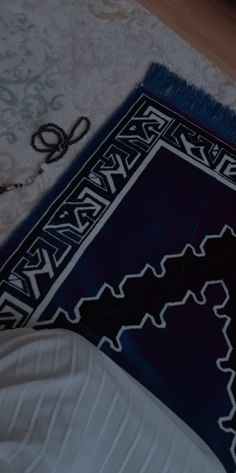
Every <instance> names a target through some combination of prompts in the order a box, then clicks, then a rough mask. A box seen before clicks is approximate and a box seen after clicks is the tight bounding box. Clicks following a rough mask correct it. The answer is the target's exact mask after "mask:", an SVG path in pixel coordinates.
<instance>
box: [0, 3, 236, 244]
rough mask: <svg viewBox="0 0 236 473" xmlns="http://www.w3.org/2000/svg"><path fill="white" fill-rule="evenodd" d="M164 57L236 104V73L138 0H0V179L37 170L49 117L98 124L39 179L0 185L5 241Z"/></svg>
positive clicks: (0, 219) (225, 100)
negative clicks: (40, 136) (35, 143)
mask: <svg viewBox="0 0 236 473" xmlns="http://www.w3.org/2000/svg"><path fill="white" fill-rule="evenodd" d="M153 61H155V62H160V63H164V64H165V65H167V66H168V67H169V68H170V69H172V70H173V71H175V72H176V73H178V74H179V75H180V76H183V77H184V78H186V79H187V80H188V81H189V82H191V83H194V84H196V85H197V86H200V87H203V88H204V89H205V90H206V91H207V92H209V93H211V94H212V95H213V96H214V97H215V98H216V99H218V100H220V101H221V102H223V103H224V104H228V105H229V106H230V107H232V108H233V109H234V110H236V87H235V83H234V82H233V81H232V80H231V79H230V78H229V77H227V76H226V75H224V74H223V73H222V72H221V71H220V70H219V69H217V68H216V67H215V66H213V65H212V64H210V63H209V62H208V61H207V60H206V59H205V58H203V57H202V56H201V55H200V54H199V53H197V52H196V51H195V50H193V49H192V48H191V47H190V46H189V45H188V44H187V43H186V42H184V41H183V40H182V39H180V38H179V37H178V36H176V35H175V34H174V33H173V32H171V31H170V30H169V29H168V28H167V27H166V26H164V25H163V24H162V23H161V22H160V21H159V20H158V19H157V18H156V17H154V16H152V15H151V14H150V13H149V12H147V11H146V10H145V9H144V8H143V7H142V6H141V5H140V4H138V3H136V2H135V1H133V0H119V2H117V1H116V0H11V1H10V2H9V0H2V1H1V4H0V66H1V67H0V144H1V145H0V170H1V172H0V185H1V184H6V183H9V182H12V181H13V182H14V181H19V180H21V179H24V178H27V177H29V176H31V175H32V174H34V173H35V171H36V170H37V168H38V166H39V163H40V162H41V161H42V157H43V155H40V154H37V153H36V152H35V151H34V150H33V149H32V148H31V146H30V138H31V135H32V133H33V132H34V131H36V130H37V128H38V127H39V126H40V125H41V124H43V123H45V122H49V121H53V122H56V123H57V124H58V125H60V126H62V127H64V128H65V129H69V128H70V126H72V125H73V123H74V121H75V119H76V118H77V117H78V116H80V115H87V116H88V117H89V118H90V119H91V121H92V131H91V132H90V133H89V135H88V136H87V137H86V139H84V140H83V141H82V142H81V143H79V144H77V145H75V146H73V147H71V148H70V150H69V151H68V153H67V155H66V157H65V158H64V159H62V160H61V161H59V162H57V163H55V164H53V165H51V166H49V167H48V168H47V172H46V173H44V174H43V175H42V176H40V177H39V178H38V179H37V180H36V182H35V183H34V184H32V185H31V186H28V187H26V188H24V189H19V190H14V191H11V192H8V193H4V194H2V195H0V241H1V242H2V241H3V240H4V239H5V238H7V236H8V235H9V234H10V233H11V232H12V231H13V229H14V228H15V227H16V225H18V224H19V223H20V222H21V221H22V220H23V219H24V218H25V217H26V216H27V215H28V214H29V212H30V211H31V209H32V208H33V207H34V206H35V205H36V204H37V202H38V201H39V200H40V198H41V197H42V196H43V195H44V194H45V192H46V191H47V190H48V189H49V188H51V187H52V186H53V184H54V183H55V181H56V179H58V177H59V176H60V175H61V174H62V173H63V171H64V170H65V169H66V168H67V167H68V166H69V164H70V163H71V161H72V160H73V159H74V157H75V155H76V154H77V152H78V151H79V150H80V149H81V148H82V147H83V146H84V144H85V143H86V141H88V140H89V139H91V136H92V134H94V133H95V132H96V131H97V129H98V128H99V126H100V125H101V124H102V123H103V122H104V121H105V120H106V118H108V117H109V115H110V114H111V113H112V112H113V111H114V109H115V108H116V107H117V105H119V104H120V103H121V102H122V101H123V100H124V98H125V97H126V96H127V94H128V93H129V92H130V91H131V90H132V88H133V87H134V86H135V85H136V84H138V83H139V82H140V81H141V80H142V77H143V75H144V73H145V71H146V69H147V68H148V66H149V64H150V63H151V62H153Z"/></svg>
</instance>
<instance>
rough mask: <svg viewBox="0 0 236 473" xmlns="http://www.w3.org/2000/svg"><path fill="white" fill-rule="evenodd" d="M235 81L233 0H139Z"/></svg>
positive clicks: (235, 2) (235, 6)
mask: <svg viewBox="0 0 236 473" xmlns="http://www.w3.org/2000/svg"><path fill="white" fill-rule="evenodd" d="M140 1H141V3H143V5H144V6H146V7H147V8H148V9H149V10H150V11H151V12H152V13H154V14H156V15H157V16H158V17H159V18H160V19H161V20H163V22H165V23H166V24H167V25H168V26H169V27H170V28H172V29H173V30H174V31H176V32H177V33H178V34H179V35H180V36H182V37H183V38H184V39H186V40H187V41H189V42H190V43H191V44H192V45H193V46H194V47H195V48H196V49H198V50H199V51H200V52H201V53H203V54H204V55H205V56H207V57H208V58H209V59H210V60H211V61H212V62H214V63H215V64H217V65H218V66H219V67H220V68H221V69H223V70H224V71H225V72H227V73H228V74H229V75H231V76H232V77H233V78H234V79H235V80H236V0H140Z"/></svg>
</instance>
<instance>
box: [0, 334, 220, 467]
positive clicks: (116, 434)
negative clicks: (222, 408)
mask: <svg viewBox="0 0 236 473" xmlns="http://www.w3.org/2000/svg"><path fill="white" fill-rule="evenodd" d="M0 387H1V389H0V472H1V473H65V472H66V473H72V472H73V473H199V472H201V473H222V472H224V471H225V470H224V468H223V467H222V466H221V464H220V463H219V461H218V460H217V459H216V457H215V456H214V454H213V453H212V452H211V451H210V450H209V448H208V447H207V446H206V445H205V444H204V443H203V442H202V441H201V440H200V439H199V438H198V437H197V435H195V434H194V433H193V432H192V431H191V430H190V429H189V428H188V427H187V426H185V425H184V424H183V423H182V422H181V421H180V420H179V419H178V418H177V417H176V416H174V415H173V414H172V413H171V412H170V411H169V410H168V409H167V408H166V407H165V406H164V405H163V404H162V403H160V402H159V401H158V400H157V399H156V398H154V397H153V396H152V395H150V394H149V392H147V391H146V390H145V389H144V388H143V387H142V386H141V385H140V384H139V383H137V382H136V381H135V380H134V379H133V378H131V377H130V376H128V375H127V374H126V373H125V372H124V371H123V370H121V369H120V368H119V367H118V366H117V365H115V364H114V363H113V362H112V361H111V360H110V359H108V358H107V357H106V356H105V355H103V354H102V353H101V352H100V351H99V350H97V349H96V348H95V347H94V346H92V345H91V344H90V343H88V342H87V341H86V340H84V339H83V338H82V337H80V336H79V335H76V334H74V333H72V332H69V331H63V330H57V331H53V330H51V331H42V332H34V331H32V330H30V329H26V330H25V329H18V330H14V331H12V330H11V331H6V332H1V333H0Z"/></svg>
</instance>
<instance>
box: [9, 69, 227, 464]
mask: <svg viewBox="0 0 236 473" xmlns="http://www.w3.org/2000/svg"><path fill="white" fill-rule="evenodd" d="M235 145H236V116H235V115H234V114H233V113H232V112H231V111H230V110H228V109H226V108H223V107H222V106H221V105H220V104H218V103H216V102H214V101H213V100H212V99H211V98H210V97H209V96H207V95H206V94H205V93H204V92H202V91H200V90H197V89H196V88H194V87H192V86H189V85H187V84H186V83H185V82H184V81H183V80H181V79H180V78H178V77H177V76H175V75H174V74H171V73H170V72H169V71H168V70H167V69H166V68H164V67H163V66H159V65H156V64H153V65H152V66H151V68H150V70H149V71H148V73H147V76H146V78H145V80H144V82H143V83H142V84H141V85H140V86H139V87H138V88H137V89H136V90H135V91H134V92H133V93H132V94H131V95H130V96H129V97H128V99H127V100H126V102H125V103H124V104H123V105H122V107H121V108H120V109H119V110H118V111H117V112H116V113H115V114H114V116H113V117H112V118H111V119H110V121H109V122H108V123H107V124H106V126H105V127H104V128H103V130H102V131H101V132H100V133H99V134H98V135H97V136H96V138H95V139H94V140H93V142H92V143H91V144H90V145H89V146H88V147H86V148H85V150H84V151H83V152H82V153H81V154H80V155H79V156H78V158H77V159H76V160H75V162H74V163H73V165H72V167H71V168H70V169H69V171H68V172H67V174H66V175H65V176H63V178H62V179H61V180H60V181H59V183H58V184H57V185H56V186H55V189H53V190H52V192H51V193H50V194H49V195H48V196H46V197H45V198H44V200H43V201H42V203H41V204H40V205H39V206H38V208H37V209H36V210H35V211H34V212H33V214H32V215H31V216H30V218H28V219H27V220H26V221H25V222H24V224H23V225H22V226H21V227H20V228H19V229H18V230H17V231H16V232H15V233H14V234H13V235H12V237H11V238H10V239H9V240H8V242H7V243H6V244H5V246H4V247H3V248H2V250H1V279H0V285H1V289H0V312H1V313H0V326H1V329H10V328H16V327H26V326H30V327H34V328H36V329H44V328H65V329H69V330H73V331H75V332H77V333H79V334H81V335H83V336H84V337H86V338H87V339H88V340H89V341H91V342H92V343H94V344H95V345H96V346H98V347H99V348H100V349H101V350H102V351H103V352H104V353H106V355H108V356H109V357H111V358H112V359H113V360H114V361H115V362H116V363H118V364H119V365H120V366H121V367H122V368H124V369H125V370H126V371H128V372H129V373H130V374H131V375H133V376H134V377H135V378H136V379H137V380H138V381H140V382H141V383H142V384H143V385H145V386H146V387H147V388H148V389H149V390H150V391H152V392H153V393H154V394H155V395H156V396H157V397H158V398H159V399H160V400H161V401H162V402H163V403H165V404H166V405H167V406H168V407H169V408H170V409H172V410H173V411H174V412H175V413H176V414H177V415H178V416H179V417H180V418H181V419H183V420H184V421H185V422H186V423H187V424H188V425H189V426H190V427H191V428H192V429H193V430H194V431H195V432H196V433H197V434H198V435H199V436H200V437H201V438H202V439H203V440H204V441H205V442H206V443H207V444H208V445H209V447H210V448H211V449H212V450H213V451H214V453H215V454H216V455H217V456H218V458H219V459H220V461H221V462H222V464H223V465H224V467H225V470H226V471H227V472H228V473H233V472H234V471H235V460H236V408H235V398H236V394H235V393H236V378H235V365H236V363H235V353H236V351H235V344H236V335H235V333H236V332H235V328H236V289H235V287H236V272H235V271H236V270H235V268H236V219H235V214H234V212H235V207H234V206H235V203H236V199H235V197H236V196H235V189H236V148H235Z"/></svg>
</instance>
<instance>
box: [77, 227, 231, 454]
mask: <svg viewBox="0 0 236 473" xmlns="http://www.w3.org/2000/svg"><path fill="white" fill-rule="evenodd" d="M226 230H230V232H231V233H232V235H233V236H234V237H236V234H235V232H234V230H233V229H232V228H231V227H230V226H229V225H224V227H223V229H222V231H221V232H220V233H219V234H218V235H207V236H206V237H205V238H204V239H203V241H202V243H201V244H200V250H201V252H200V253H198V252H197V251H196V250H195V248H194V247H193V246H192V245H191V244H189V243H187V244H186V245H185V247H184V249H183V251H182V252H181V253H177V254H172V255H166V256H165V257H164V258H163V259H162V261H161V263H160V265H161V269H162V272H161V273H160V274H157V272H156V271H155V269H154V268H153V266H151V265H150V264H148V263H147V264H146V265H145V267H144V269H143V270H142V271H141V272H140V273H139V274H129V275H126V276H125V277H124V279H123V280H122V282H121V283H120V284H119V293H116V292H115V291H114V289H113V287H112V286H110V285H109V284H107V283H104V284H103V286H102V287H101V289H100V290H99V291H98V293H97V296H96V297H88V298H86V297H85V298H82V299H80V301H79V303H78V304H77V305H76V306H75V308H74V312H75V315H76V318H77V320H78V321H79V320H80V318H81V316H80V307H81V305H82V304H83V302H85V301H92V300H98V299H99V298H100V296H101V294H102V293H103V291H104V290H105V289H106V288H109V289H110V291H111V293H112V295H113V296H114V297H116V298H117V299H121V298H123V297H124V296H125V294H124V291H123V286H124V285H125V283H126V281H127V279H131V278H140V276H143V275H144V273H145V272H146V271H147V269H149V270H151V271H152V272H153V274H154V275H155V276H156V277H158V278H159V279H160V278H163V277H164V275H165V274H166V269H165V263H166V261H167V260H168V259H174V258H177V257H181V256H184V254H185V252H186V250H187V249H188V248H191V250H192V251H193V253H194V254H195V256H198V257H204V256H206V253H205V250H204V246H205V244H206V242H207V241H208V240H209V239H210V240H212V239H213V238H221V237H222V236H223V234H224V233H225V231H226ZM215 284H221V285H222V287H223V289H224V291H225V294H226V297H225V299H224V301H223V303H222V304H220V305H215V306H214V307H213V312H214V314H215V315H216V317H218V318H220V319H222V318H224V319H225V324H224V327H223V329H222V331H223V334H224V337H225V340H226V343H227V346H228V351H227V354H226V356H225V358H218V359H217V360H216V365H217V368H218V369H219V370H220V371H223V372H229V373H231V376H230V379H229V382H228V384H227V391H228V394H229V398H230V401H231V403H232V409H231V411H230V413H229V415H228V416H226V417H220V418H219V419H218V425H219V427H220V429H222V430H224V431H225V432H231V433H233V434H234V438H233V441H232V444H231V448H230V452H231V455H232V457H233V459H234V461H235V463H236V432H235V431H234V430H233V429H231V428H225V427H224V426H223V422H224V421H226V420H227V421H228V420H232V418H233V415H234V413H235V410H236V399H235V398H234V395H233V391H232V385H233V381H234V378H235V375H236V373H235V371H234V370H232V369H231V368H222V366H221V363H222V362H225V361H228V360H229V358H230V354H231V352H232V350H233V347H232V344H231V342H230V339H229V337H228V335H227V329H228V326H229V324H230V317H229V316H227V315H225V314H224V315H219V314H218V311H219V310H220V309H222V308H224V307H225V305H226V303H227V301H228V300H229V291H228V289H227V287H226V285H225V283H224V281H223V279H220V280H215V281H206V282H205V284H204V286H203V288H202V289H201V300H199V299H198V298H197V297H196V295H195V294H194V293H193V292H192V291H190V290H188V291H187V292H186V294H185V296H184V298H183V299H182V300H181V301H178V302H167V303H166V304H165V306H164V307H163V309H162V311H161V312H160V314H159V317H160V319H161V323H160V324H158V323H156V322H155V319H154V317H153V315H151V314H149V313H146V314H145V315H144V317H143V318H142V320H141V322H140V324H138V325H130V326H125V325H123V326H122V327H121V328H120V330H119V332H118V334H117V337H116V341H117V344H118V348H117V347H116V346H115V345H114V344H113V342H112V341H111V340H110V339H109V338H108V337H106V336H104V337H102V338H101V340H100V342H99V344H98V348H100V349H101V348H102V345H103V344H104V343H105V342H108V344H109V345H110V347H111V348H112V349H113V350H114V351H116V352H121V351H122V345H121V342H120V338H121V335H122V334H123V332H125V331H127V330H133V329H142V328H143V326H144V325H145V323H146V321H147V320H148V319H150V320H151V321H152V323H153V325H154V326H155V327H157V328H162V329H164V328H166V325H167V323H166V321H165V319H164V313H165V311H166V310H167V308H168V307H176V306H180V305H184V304H185V303H186V302H187V300H188V299H189V298H190V297H191V296H192V298H193V299H194V301H195V302H196V303H197V304H199V305H204V304H206V302H207V298H206V296H205V292H206V289H207V288H208V286H210V285H215Z"/></svg>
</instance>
